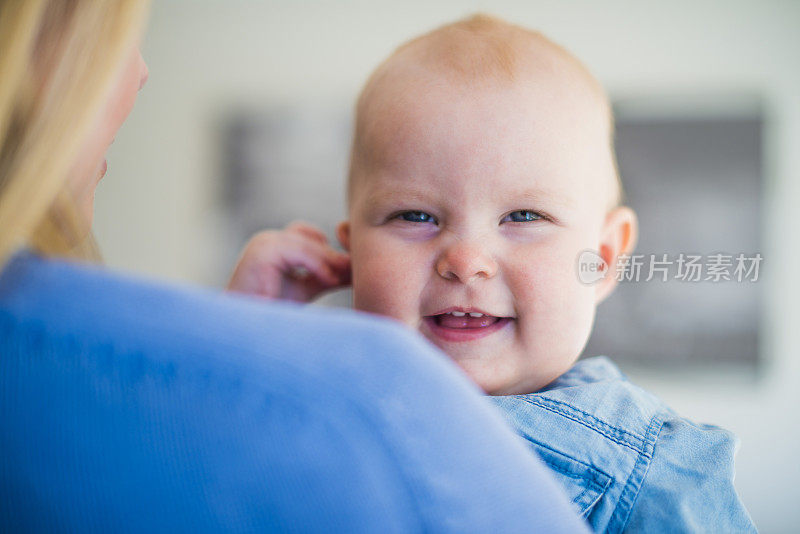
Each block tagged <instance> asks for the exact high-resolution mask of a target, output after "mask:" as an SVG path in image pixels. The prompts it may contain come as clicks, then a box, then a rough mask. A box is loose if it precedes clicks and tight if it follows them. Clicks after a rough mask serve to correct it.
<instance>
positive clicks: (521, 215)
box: [500, 210, 544, 223]
mask: <svg viewBox="0 0 800 534" xmlns="http://www.w3.org/2000/svg"><path fill="white" fill-rule="evenodd" d="M543 218H544V217H542V216H541V215H539V214H538V213H536V212H535V211H531V210H517V211H512V212H511V213H509V214H508V215H506V216H505V217H503V220H502V221H500V222H501V223H504V222H517V223H522V222H533V221H538V220H539V219H543Z"/></svg>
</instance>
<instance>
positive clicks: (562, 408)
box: [520, 396, 648, 454]
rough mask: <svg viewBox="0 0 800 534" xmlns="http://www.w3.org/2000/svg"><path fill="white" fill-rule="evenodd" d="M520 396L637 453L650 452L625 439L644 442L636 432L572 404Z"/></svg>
mask: <svg viewBox="0 0 800 534" xmlns="http://www.w3.org/2000/svg"><path fill="white" fill-rule="evenodd" d="M520 398H521V399H522V400H523V401H525V402H527V403H529V404H533V405H536V406H539V407H541V408H544V409H545V410H549V411H551V412H553V413H556V414H559V415H561V416H563V417H566V418H568V419H571V420H573V421H575V422H576V423H578V424H581V425H584V426H586V427H588V428H590V429H592V430H594V431H595V432H597V433H599V434H601V435H602V436H604V437H606V438H607V439H609V440H611V441H613V442H614V443H617V444H618V445H622V446H624V447H627V448H629V449H631V450H633V451H634V452H636V453H639V454H648V453H647V452H646V450H645V448H643V447H642V446H641V445H637V444H634V443H631V442H630V441H628V440H626V439H625V438H626V437H630V438H634V439H635V440H636V441H638V442H639V443H644V441H645V440H644V438H643V437H640V436H637V435H636V434H633V433H631V432H628V431H625V430H622V429H620V428H617V427H615V426H613V425H610V424H608V423H606V422H605V421H602V420H600V419H598V418H597V417H594V416H592V415H591V414H589V413H587V412H584V411H582V410H579V409H577V408H575V407H574V406H571V405H569V404H567V403H564V402H561V401H556V400H553V399H543V398H541V397H535V396H534V397H526V396H521V397H520ZM548 403H552V404H556V405H557V406H551V405H548ZM574 412H577V413H578V414H581V415H583V416H584V417H581V416H579V415H576V414H575V413H574ZM604 427H605V428H604ZM615 433H617V434H619V435H618V436H617V435H614V434H615Z"/></svg>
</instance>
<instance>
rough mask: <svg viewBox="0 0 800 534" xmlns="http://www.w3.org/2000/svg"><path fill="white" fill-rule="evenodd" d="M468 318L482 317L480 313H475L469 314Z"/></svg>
mask: <svg viewBox="0 0 800 534" xmlns="http://www.w3.org/2000/svg"><path fill="white" fill-rule="evenodd" d="M469 316H470V317H483V314H482V313H477V312H469Z"/></svg>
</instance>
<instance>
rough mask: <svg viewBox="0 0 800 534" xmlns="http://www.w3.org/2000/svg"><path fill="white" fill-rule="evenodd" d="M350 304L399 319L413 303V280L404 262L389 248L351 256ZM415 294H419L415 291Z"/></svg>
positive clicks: (402, 317)
mask: <svg viewBox="0 0 800 534" xmlns="http://www.w3.org/2000/svg"><path fill="white" fill-rule="evenodd" d="M352 264H353V306H354V307H355V308H356V309H358V310H362V311H368V312H371V313H378V314H381V315H387V316H390V317H394V318H396V319H400V320H403V319H404V318H405V316H406V315H408V313H409V311H410V310H411V309H413V308H416V306H415V305H414V301H415V300H416V299H414V298H413V297H414V281H413V277H412V276H411V273H410V270H409V266H408V265H407V262H406V261H404V260H403V259H402V258H398V257H397V255H395V254H392V253H391V251H385V250H384V251H381V252H375V253H372V254H365V255H358V254H356V255H353V256H352ZM416 295H419V290H417V292H416Z"/></svg>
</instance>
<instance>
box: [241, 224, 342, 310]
mask: <svg viewBox="0 0 800 534" xmlns="http://www.w3.org/2000/svg"><path fill="white" fill-rule="evenodd" d="M349 285H350V256H349V255H348V254H346V253H344V252H338V251H336V250H334V249H333V248H332V247H331V246H330V245H329V244H328V239H327V238H326V237H325V234H324V233H322V231H320V230H319V229H318V228H316V227H314V226H312V225H310V224H308V223H304V222H293V223H291V224H290V225H289V226H287V227H286V229H285V230H266V231H263V232H259V233H258V234H256V235H254V236H253V237H252V238H251V239H250V241H249V242H248V243H247V246H245V248H244V251H243V252H242V255H241V257H240V258H239V262H238V264H237V265H236V268H235V269H234V271H233V276H232V277H231V281H230V282H229V283H228V287H227V289H228V290H230V291H238V292H241V293H248V294H251V295H260V296H263V297H267V298H275V299H286V300H295V301H299V302H309V301H310V300H312V299H313V298H314V297H316V296H318V295H319V294H320V293H323V292H324V291H327V290H330V289H336V288H340V287H346V286H349Z"/></svg>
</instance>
